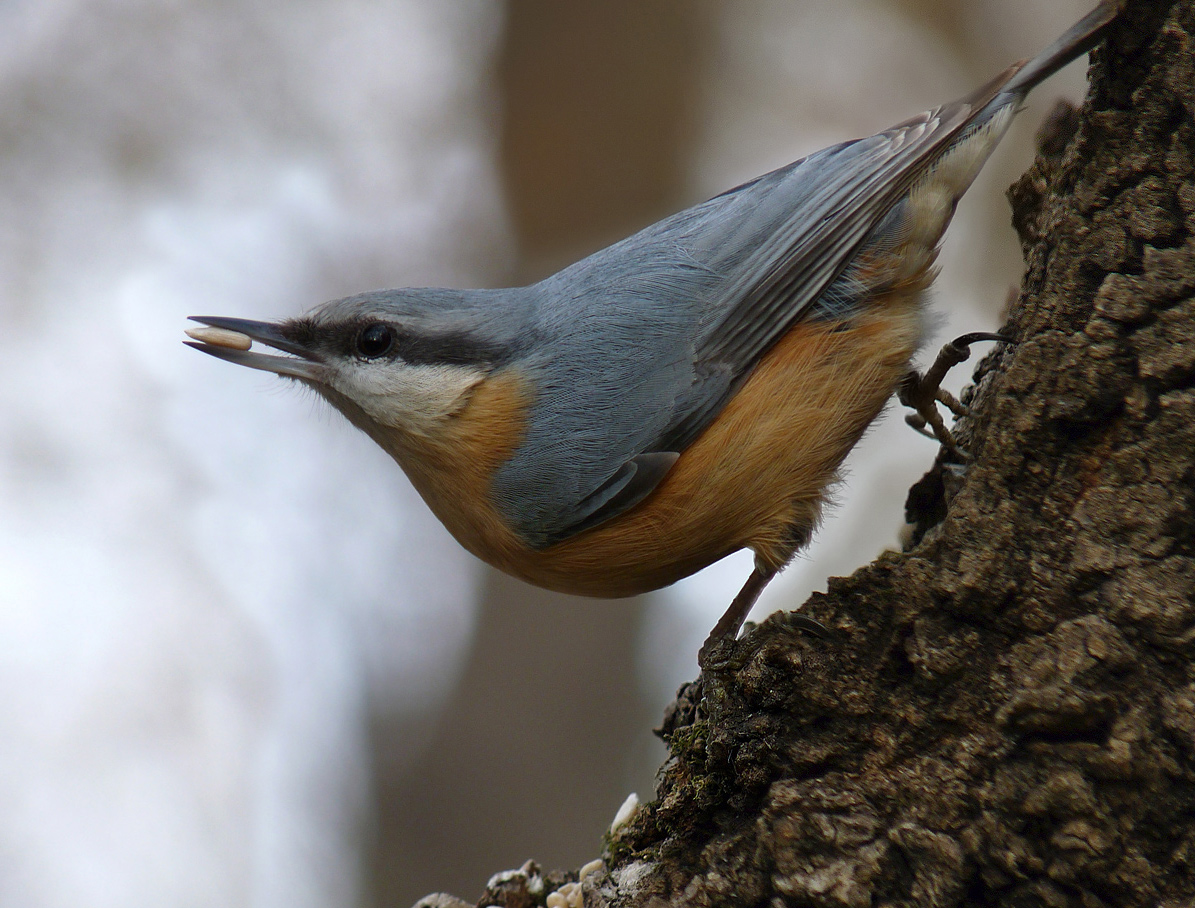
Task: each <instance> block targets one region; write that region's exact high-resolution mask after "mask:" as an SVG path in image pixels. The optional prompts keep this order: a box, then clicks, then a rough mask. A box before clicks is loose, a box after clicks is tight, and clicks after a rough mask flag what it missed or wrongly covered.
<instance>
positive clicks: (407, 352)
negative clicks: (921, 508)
mask: <svg viewBox="0 0 1195 908" xmlns="http://www.w3.org/2000/svg"><path fill="white" fill-rule="evenodd" d="M392 349H393V352H394V354H395V355H396V356H398V357H399V358H400V359H402V360H404V361H406V362H408V363H411V364H412V365H420V366H422V365H428V366H434V365H447V366H472V365H498V364H501V363H503V362H505V361H506V360H507V359H508V358H509V356H510V350H509V349H508V348H506V347H502V346H500V345H498V344H491V343H486V342H484V341H479V340H477V339H476V338H473V337H469V336H468V335H465V334H433V335H427V334H412V333H409V332H402V331H400V332H398V333H397V335H396V337H395V340H394V346H393V348H392Z"/></svg>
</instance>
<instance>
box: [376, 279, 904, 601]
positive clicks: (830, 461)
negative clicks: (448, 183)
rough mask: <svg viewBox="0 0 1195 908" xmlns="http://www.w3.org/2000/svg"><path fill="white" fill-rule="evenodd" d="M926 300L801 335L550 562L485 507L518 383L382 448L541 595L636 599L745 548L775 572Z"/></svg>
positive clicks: (499, 384)
mask: <svg viewBox="0 0 1195 908" xmlns="http://www.w3.org/2000/svg"><path fill="white" fill-rule="evenodd" d="M920 297H921V288H920V287H916V286H906V289H902V290H901V291H897V292H893V293H889V294H886V295H884V296H880V297H877V298H874V299H873V300H871V301H869V303H868V307H867V309H866V310H865V311H864V312H862V313H861V314H859V315H858V316H856V317H855V318H854V319H853V320H852V321H851V322H850V323H849V325H844V323H842V322H830V321H826V322H820V321H809V322H802V323H799V324H798V325H796V326H795V327H794V328H793V329H792V330H790V331H789V332H788V334H786V335H785V336H784V337H783V338H782V339H781V340H780V341H779V342H778V343H777V344H776V345H775V346H774V347H773V348H772V349H771V350H770V351H769V352H768V353H767V354H766V355H765V356H764V357H763V358H762V359H761V360H760V362H759V364H758V365H757V366H756V367H755V369H754V371H753V372H752V374H751V376H750V378H748V380H747V381H746V382H745V383H744V385H743V387H742V388H741V389H740V390H739V392H738V393H737V394H736V395H735V396H734V397H733V398H731V400H730V401H729V402H728V403H727V404H726V407H725V409H724V410H723V411H722V412H721V413H720V414H719V415H718V417H717V418H716V419H715V420H714V421H713V422H712V423H711V424H710V426H709V427H708V428H707V429H706V430H705V432H703V433H702V434H701V435H700V436H699V437H698V438H697V439H696V440H695V441H694V442H693V443H692V444H691V445H690V446H689V447H688V448H687V449H686V450H685V451H684V452H683V453H682V454H681V456H680V458H679V459H678V460H677V462H676V464H675V465H674V466H673V467H672V469H671V470H670V471H669V473H668V475H667V476H665V478H664V479H663V481H661V483H660V484H659V486H657V487H656V489H655V490H654V491H653V492H652V493H651V494H650V495H649V496H648V497H647V498H645V499H644V500H643V501H642V502H640V503H639V504H638V505H637V506H636V507H634V508H632V509H631V510H630V511H628V512H627V513H625V514H623V515H621V516H620V517H619V518H618V519H617V520H615V521H612V522H611V523H610V524H604V525H599V526H596V527H594V528H593V529H591V530H587V531H585V532H583V533H580V534H578V535H577V536H574V537H572V538H570V539H567V540H565V541H564V542H560V543H557V544H556V545H554V546H551V547H549V548H547V549H544V550H542V551H535V550H533V549H531V548H529V547H528V546H527V545H526V544H525V543H523V542H522V541H521V540H519V539H518V537H517V536H516V535H515V534H514V533H513V532H512V531H511V530H510V529H509V527H507V525H506V524H505V523H504V522H503V520H502V518H501V517H500V516H499V515H498V513H497V511H495V510H494V508H493V507H492V506H491V505H489V504H488V501H489V497H488V490H489V486H490V480H491V477H492V476H493V475H494V473H495V472H496V471H497V469H498V468H499V467H500V466H501V465H502V464H503V463H504V462H505V461H506V459H507V458H509V457H510V456H511V454H512V453H513V452H514V451H515V449H516V448H517V447H518V444H519V442H520V440H521V437H522V432H523V426H524V414H525V413H526V410H527V407H528V406H529V405H530V404H531V396H530V394H529V391H528V388H527V386H526V383H525V382H524V381H523V380H522V378H521V377H520V376H519V375H518V373H517V372H514V371H506V372H499V373H497V374H495V375H494V376H492V377H491V378H490V379H489V380H487V381H485V382H484V383H482V384H481V385H479V386H478V387H477V388H476V390H475V391H474V392H473V396H472V397H471V398H470V400H469V402H468V403H467V404H466V405H465V407H464V408H463V409H462V410H461V411H460V412H459V413H458V414H457V415H455V416H453V417H452V418H451V419H449V420H447V421H446V423H445V425H444V432H443V434H442V435H440V436H438V437H436V438H433V439H430V442H431V443H430V444H428V443H427V442H428V441H429V440H428V439H424V440H423V444H422V445H421V446H420V447H418V448H415V447H412V446H410V445H408V444H405V443H404V439H403V438H402V437H401V433H398V432H394V433H390V434H388V435H387V437H386V438H384V439H382V438H379V439H378V440H379V441H381V442H382V443H383V446H384V447H386V449H387V450H388V451H389V452H390V453H391V454H392V455H393V456H394V457H395V459H396V460H397V461H398V462H399V463H400V464H401V465H402V467H403V468H404V469H405V470H406V472H407V474H408V475H409V476H410V478H411V480H412V482H413V483H414V484H415V487H416V488H417V489H418V490H419V492H420V494H421V495H422V496H423V497H424V499H425V500H426V501H427V503H428V505H429V506H430V507H431V509H432V510H433V511H434V512H435V513H436V516H437V517H439V518H440V520H441V521H443V523H444V524H445V526H447V527H448V528H449V530H450V531H451V532H452V534H453V535H454V536H455V537H456V538H457V540H459V541H460V543H461V544H462V545H464V546H465V548H467V549H469V551H471V552H473V553H474V554H475V555H477V556H478V557H479V558H481V559H483V560H484V561H487V562H489V563H490V564H492V565H493V566H494V567H497V568H499V569H501V570H504V571H507V572H508V573H511V574H514V575H515V576H517V577H521V578H523V579H525V580H528V581H529V582H531V583H535V584H538V585H539V586H543V587H547V588H549V589H554V590H558V591H560V592H565V593H573V594H578V595H585V596H602V597H613V596H631V595H635V594H637V593H642V592H646V591H648V590H652V589H656V588H658V587H660V586H664V585H667V584H669V583H673V582H675V581H676V580H679V579H680V578H682V577H685V576H687V575H688V574H690V573H692V572H693V571H695V570H698V569H700V568H702V567H704V566H706V565H708V564H711V563H713V562H714V561H717V560H718V559H719V558H722V557H723V556H725V555H728V554H730V553H731V552H734V551H737V550H738V549H741V548H745V547H748V548H751V549H753V550H754V551H755V554H756V557H757V560H758V561H759V562H760V564H761V565H762V566H764V567H766V568H770V569H779V568H781V567H783V566H784V565H785V564H786V563H787V562H788V561H789V559H791V558H792V556H793V554H794V552H795V551H796V550H797V549H798V548H799V547H800V546H801V545H803V544H804V543H805V542H806V541H807V540H808V537H809V534H810V533H811V532H812V531H813V529H814V527H815V525H816V524H817V521H818V517H819V514H820V511H821V507H822V503H823V500H824V498H825V489H826V487H827V485H828V484H831V483H832V482H833V480H834V478H835V473H836V471H837V469H838V467H839V465H840V464H841V462H842V460H843V458H845V457H846V455H847V453H848V452H849V451H850V449H851V447H852V446H853V445H854V444H855V442H856V441H858V439H859V436H860V435H862V434H863V432H864V430H865V429H866V428H867V426H868V424H869V423H870V422H871V421H872V420H873V419H874V418H875V417H876V415H877V414H878V413H879V411H880V410H881V409H882V408H883V406H884V403H885V402H886V401H887V399H888V398H889V396H890V395H891V394H892V390H893V388H895V387H896V386H897V384H898V383H899V381H900V379H901V377H902V376H903V375H904V373H905V372H906V371H907V370H908V368H909V360H910V358H911V357H912V355H913V353H914V352H915V350H916V348H917V345H918V343H919V341H920V339H921V319H920ZM844 389H850V391H851V395H852V396H851V397H850V399H845V400H844V399H842V397H841V394H842V391H843V390H844ZM482 502H485V504H484V505H482V504H481V503H482ZM614 565H617V566H618V567H617V568H613V567H612V566H614Z"/></svg>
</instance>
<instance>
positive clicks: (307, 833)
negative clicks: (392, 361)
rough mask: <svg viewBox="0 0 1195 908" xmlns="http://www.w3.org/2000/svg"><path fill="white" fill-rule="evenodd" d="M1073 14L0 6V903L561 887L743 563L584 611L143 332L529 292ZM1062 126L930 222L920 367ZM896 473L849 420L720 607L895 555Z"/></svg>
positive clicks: (321, 435) (301, 397) (1059, 87)
mask: <svg viewBox="0 0 1195 908" xmlns="http://www.w3.org/2000/svg"><path fill="white" fill-rule="evenodd" d="M1087 5H1088V0H1066V2H1057V3H1053V4H1048V5H1046V4H1041V3H1039V2H1036V0H837V2H834V3H828V2H821V0H817V2H815V0H723V2H713V0H704V2H703V0H601V2H598V0H587V2H580V0H576V2H574V0H506V2H502V0H387V2H378V0H304V2H301V3H291V4H279V3H274V2H266V0H173V2H166V3H162V2H148V0H8V2H4V3H0V904H2V905H5V906H9V905H11V906H21V908H58V906H62V908H66V906H71V908H75V906H78V905H87V906H89V908H107V906H113V908H115V906H120V908H130V906H153V908H174V906H179V908H183V906H187V908H192V906H194V908H204V906H220V908H228V906H252V908H275V906H277V908H283V906H286V908H302V906H317V905H318V906H327V908H338V906H346V908H348V906H363V908H364V906H376V908H382V906H386V908H390V906H406V905H409V904H411V903H412V902H413V901H414V900H415V899H416V898H418V897H419V896H421V895H423V894H425V893H427V892H431V891H434V890H448V891H452V892H455V893H457V894H459V895H461V896H464V897H466V898H470V899H472V898H476V897H477V895H478V893H479V892H480V890H481V888H482V887H483V886H484V884H485V881H486V879H487V877H488V876H489V875H490V874H491V873H492V872H495V871H498V870H502V869H505V868H510V867H517V866H518V865H519V864H521V863H522V862H523V861H524V860H525V859H527V858H535V859H537V860H538V861H540V862H541V863H543V864H545V865H548V866H557V867H574V868H575V867H577V866H578V865H579V864H581V863H583V862H585V861H588V860H590V859H592V858H594V857H596V856H598V853H599V849H600V839H601V835H602V833H603V832H604V830H605V829H606V827H607V825H608V824H609V822H610V820H611V818H612V817H613V816H614V813H615V811H616V809H617V808H618V806H619V804H620V803H621V802H622V801H623V799H624V798H625V797H626V795H627V794H628V793H629V792H631V791H637V792H638V793H639V795H640V796H641V797H642V798H644V799H647V798H650V797H651V795H652V786H653V779H654V775H655V771H656V769H657V767H658V766H659V764H660V762H661V761H662V759H663V756H664V749H663V746H662V745H661V744H659V742H657V741H656V740H655V739H654V738H653V737H652V735H651V732H650V729H651V728H652V726H653V725H655V724H656V723H657V722H658V720H659V718H660V716H661V713H662V710H663V708H664V706H665V704H666V703H667V702H668V701H669V699H670V698H671V695H672V693H673V692H674V690H675V688H676V686H677V685H678V684H680V683H681V682H682V681H684V680H687V679H689V678H691V677H693V676H694V674H695V672H696V662H695V654H696V651H697V648H698V646H699V645H700V642H701V640H702V639H703V638H704V635H705V633H706V631H708V629H709V628H710V627H711V626H712V624H713V622H714V621H715V620H716V618H717V616H718V615H719V614H720V613H721V611H722V610H723V608H724V607H725V606H726V604H727V603H728V601H729V599H730V597H731V596H732V595H733V593H734V592H735V590H737V588H738V586H739V584H741V582H742V581H743V579H744V578H745V576H746V574H747V572H748V570H749V567H750V556H749V555H745V554H742V553H740V555H739V556H735V557H732V558H730V559H727V560H726V561H725V562H723V563H721V564H719V565H715V566H714V567H712V568H710V569H708V570H707V571H705V572H703V573H702V574H699V575H697V576H695V577H693V578H691V579H689V580H687V581H684V582H682V583H680V584H678V585H677V586H675V587H673V588H672V589H669V590H666V591H662V592H660V593H658V594H656V595H654V596H651V597H649V598H644V599H641V600H630V601H617V602H600V601H586V600H578V599H568V598H565V597H560V596H557V595H553V594H548V593H544V592H541V591H538V590H534V589H531V588H529V587H526V586H524V585H521V584H519V583H517V582H515V581H513V580H510V579H507V578H504V577H501V576H498V575H495V574H494V573H493V572H491V571H489V570H488V569H487V568H485V567H484V566H483V565H481V564H480V563H478V562H476V561H475V560H473V559H472V558H471V556H469V555H467V554H466V553H465V552H464V551H463V550H461V549H460V548H459V547H458V546H457V545H456V544H455V543H454V542H453V541H452V540H451V539H450V538H449V537H448V535H447V534H446V533H445V531H444V530H443V529H442V528H441V527H440V526H439V525H438V524H437V523H436V521H435V520H434V519H433V518H432V517H431V516H430V514H429V513H428V512H427V510H426V509H425V507H424V506H423V504H422V503H421V502H420V501H419V499H418V497H417V496H416V495H415V494H414V493H413V491H412V490H411V488H410V486H409V485H408V484H407V482H406V480H405V479H404V477H403V476H402V474H401V472H400V471H399V470H398V469H397V468H396V467H395V466H394V465H393V464H392V463H391V462H390V461H388V460H387V459H386V457H385V456H384V455H383V454H382V453H381V451H380V450H378V449H376V448H375V447H374V446H373V445H372V443H370V442H369V441H367V440H366V439H365V438H364V436H361V435H359V434H357V433H355V432H354V431H353V430H352V429H351V428H350V427H349V426H348V424H347V423H345V422H344V421H343V420H342V419H341V418H340V417H339V416H337V415H335V414H334V413H332V412H331V411H330V410H329V409H328V408H327V407H325V406H323V405H322V404H320V403H318V402H317V401H315V400H314V399H313V398H312V397H311V396H310V395H305V394H304V393H301V392H300V391H298V390H297V389H296V388H295V387H293V386H290V385H287V384H285V383H283V382H280V381H278V380H277V379H271V377H269V376H266V375H264V374H262V373H250V372H248V371H247V370H243V369H234V368H231V367H229V366H227V365H225V364H222V363H218V362H216V361H214V360H212V359H210V358H207V357H204V356H201V355H199V354H197V353H194V352H193V351H191V350H188V349H187V348H185V347H183V346H182V344H181V343H180V341H181V339H182V335H181V332H182V329H183V328H184V327H185V325H184V318H185V317H186V316H187V315H190V314H221V315H236V316H243V317H249V318H264V319H268V318H276V317H282V316H287V315H292V314H295V313H297V312H299V311H301V310H303V309H306V308H308V307H310V306H313V305H315V304H317V303H319V302H321V301H322V300H325V299H329V298H332V297H337V296H342V295H346V294H350V293H354V292H358V291H362V290H366V289H373V288H378V287H383V286H401V285H447V286H467V285H477V286H496V285H502V284H509V283H514V282H527V281H531V280H535V279H537V278H539V277H542V276H544V275H545V274H547V273H549V272H551V271H553V270H555V269H557V268H559V267H561V266H563V265H565V264H567V263H569V262H570V261H572V260H573V259H574V258H577V257H579V256H581V255H584V254H585V253H588V252H590V251H593V250H594V249H597V248H599V247H600V246H602V245H604V244H605V243H607V242H609V241H612V240H615V239H618V238H620V237H621V236H624V235H626V234H628V233H630V232H632V231H634V230H635V229H637V228H639V227H641V226H644V225H645V224H647V223H650V222H651V221H653V220H655V219H657V218H659V217H661V216H663V215H665V214H668V213H670V212H671V211H673V210H676V209H679V208H680V207H683V206H685V205H687V204H691V203H695V202H697V201H700V200H702V199H703V198H706V197H708V196H710V195H712V194H715V193H717V192H720V191H722V190H724V189H726V188H728V187H730V186H732V185H735V184H736V183H738V182H741V181H743V180H745V179H748V178H750V177H752V176H755V175H757V174H758V173H761V172H763V171H765V170H768V169H771V168H773V167H776V166H779V165H781V164H784V163H786V162H788V161H790V160H792V159H794V158H796V157H799V156H801V155H804V154H806V153H808V152H810V151H813V150H815V149H816V148H818V147H821V146H823V145H826V144H829V143H831V142H834V141H838V140H841V139H845V138H850V137H854V136H857V135H863V134H868V133H871V132H874V131H877V130H879V129H881V128H884V127H886V126H888V125H891V124H892V123H894V122H897V121H899V120H902V119H904V118H906V117H908V116H910V115H912V114H914V113H916V112H918V111H920V110H922V109H925V108H927V107H930V106H933V105H935V104H937V103H940V102H943V101H945V100H948V99H951V98H953V97H956V96H958V95H960V94H962V93H964V92H966V91H969V90H970V89H971V88H973V87H975V86H976V85H978V84H980V83H981V82H983V81H986V80H987V79H988V78H989V77H990V76H991V75H993V74H994V73H995V72H997V71H999V70H1000V69H1002V68H1003V67H1004V66H1005V65H1007V64H1008V63H1009V62H1011V61H1012V60H1014V59H1017V58H1019V57H1023V56H1028V55H1030V54H1032V53H1033V52H1035V51H1036V50H1038V49H1039V48H1040V47H1041V46H1043V45H1044V44H1045V43H1047V42H1048V41H1049V40H1052V39H1053V38H1054V37H1055V35H1056V34H1057V33H1059V32H1060V31H1061V30H1062V29H1063V28H1065V27H1066V26H1067V25H1069V24H1070V22H1071V21H1072V20H1073V19H1075V18H1077V16H1078V15H1080V14H1081V13H1082V12H1084V11H1085V9H1086V7H1087ZM1081 91H1082V66H1081V65H1079V66H1072V67H1071V69H1070V70H1068V72H1067V73H1065V74H1064V76H1063V77H1062V78H1060V79H1057V80H1055V81H1053V82H1051V83H1049V84H1048V85H1047V86H1046V87H1045V88H1044V89H1043V90H1041V91H1040V92H1039V94H1037V95H1036V96H1034V97H1033V98H1032V99H1031V103H1030V105H1029V111H1028V112H1027V113H1026V114H1025V115H1024V116H1023V117H1022V118H1021V120H1020V122H1019V125H1018V127H1017V129H1016V131H1015V132H1014V134H1013V135H1012V136H1011V137H1010V139H1009V140H1008V141H1007V142H1006V143H1005V146H1004V147H1003V148H1002V150H1001V151H1000V152H999V153H998V154H997V156H996V158H995V159H994V161H993V162H992V164H991V165H990V166H989V168H988V170H987V171H986V172H985V174H984V176H983V177H981V180H980V182H979V184H978V185H977V186H976V188H975V189H974V190H973V191H972V193H971V194H970V195H969V196H968V198H967V200H966V201H965V202H964V204H963V205H962V206H961V208H960V211H959V214H958V216H957V218H956V220H955V225H954V227H953V229H952V232H951V234H950V239H949V240H948V242H947V244H946V249H945V252H944V255H943V264H944V271H943V274H942V277H941V279H940V280H939V282H938V284H937V285H936V292H935V297H936V300H937V306H936V311H937V312H938V313H939V315H940V317H939V322H938V330H937V336H936V340H935V344H937V343H940V342H942V341H944V340H947V339H949V338H950V337H953V336H954V335H956V334H959V333H961V332H963V331H971V330H979V329H991V328H993V327H995V326H996V325H997V324H998V319H999V310H1000V308H1001V306H1002V305H1003V302H1004V300H1005V298H1006V295H1007V293H1008V289H1009V287H1010V286H1011V285H1013V284H1014V283H1015V282H1016V281H1017V279H1018V276H1019V255H1018V252H1017V247H1016V243H1015V239H1014V237H1013V234H1012V231H1011V228H1009V227H1008V211H1007V205H1006V203H1005V202H1004V199H1003V189H1004V187H1006V186H1007V184H1008V183H1009V182H1010V181H1011V180H1012V179H1014V178H1015V176H1016V174H1018V173H1019V172H1020V171H1021V170H1023V169H1024V168H1025V167H1026V166H1027V165H1028V163H1029V161H1030V159H1031V136H1032V134H1033V131H1034V128H1035V124H1036V123H1037V122H1039V121H1040V119H1041V117H1042V115H1043V114H1044V113H1045V112H1046V111H1048V110H1049V108H1050V107H1051V105H1052V103H1053V101H1054V99H1055V98H1057V97H1059V96H1067V97H1070V98H1072V99H1077V98H1078V97H1079V96H1080V94H1081ZM965 373H966V370H965V369H961V370H958V371H957V373H956V374H955V375H954V376H953V382H954V387H958V386H959V385H960V384H961V383H962V382H963V381H964V379H965V377H966V374H965ZM934 452H935V447H934V445H933V444H932V443H931V442H929V441H927V440H924V439H922V438H920V437H919V436H917V435H916V434H914V433H913V432H912V431H911V430H910V429H908V428H907V427H905V426H904V424H903V422H902V420H901V419H900V417H899V415H898V414H894V413H892V412H889V414H888V415H887V417H886V418H885V419H884V420H882V422H881V423H880V424H879V425H878V426H877V427H875V428H874V429H873V430H872V431H871V433H870V434H869V435H868V437H867V438H866V439H865V440H864V442H863V443H862V445H861V446H860V447H859V449H858V450H857V451H856V452H855V454H854V455H852V458H851V460H850V462H849V464H848V470H847V474H848V479H847V482H846V483H845V485H844V486H842V487H841V488H840V490H839V494H838V501H839V506H838V507H837V508H836V509H835V510H834V511H833V512H832V513H831V515H830V516H829V518H828V519H827V520H826V522H825V525H824V528H823V530H822V531H821V532H820V533H819V535H818V537H817V539H816V541H815V543H814V545H813V546H812V547H811V548H810V549H809V550H808V552H807V553H806V554H805V555H804V556H802V557H801V558H800V559H799V560H798V561H797V563H795V564H794V565H793V566H792V567H791V568H790V569H789V570H788V571H787V572H786V573H785V574H784V575H783V576H782V577H781V578H780V580H778V581H777V582H775V583H773V584H772V585H771V587H770V588H769V589H768V591H767V593H766V595H765V596H764V599H763V601H762V602H761V603H760V605H759V606H758V607H757V610H756V612H755V615H756V616H757V617H759V616H763V615H765V614H767V613H768V612H770V611H772V610H774V609H776V608H782V607H789V608H791V607H795V606H796V605H798V604H799V603H800V602H801V601H803V599H804V598H805V596H806V595H807V594H808V593H809V592H810V591H812V590H814V589H820V588H824V585H825V578H826V577H827V576H829V575H834V574H844V573H849V572H850V571H851V570H853V569H854V568H855V567H856V566H858V565H860V564H863V563H865V562H867V561H868V560H870V559H871V558H873V557H874V556H875V555H876V554H877V553H878V552H879V551H880V550H882V549H883V548H884V547H886V546H893V545H895V544H896V539H897V533H898V531H899V529H900V526H901V522H902V505H903V500H904V496H905V493H906V491H907V489H908V486H909V485H910V484H911V482H913V481H914V480H915V479H916V478H917V477H918V476H919V475H920V474H921V472H922V471H924V469H925V468H926V467H928V465H929V463H930V462H931V460H932V458H933V455H934Z"/></svg>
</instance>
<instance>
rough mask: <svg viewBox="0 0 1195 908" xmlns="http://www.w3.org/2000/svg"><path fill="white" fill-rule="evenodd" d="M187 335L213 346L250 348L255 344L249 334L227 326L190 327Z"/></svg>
mask: <svg viewBox="0 0 1195 908" xmlns="http://www.w3.org/2000/svg"><path fill="white" fill-rule="evenodd" d="M187 337H189V338H191V339H193V340H197V341H199V342H200V343H204V344H211V345H212V346H213V347H228V348H229V349H232V350H248V349H249V348H250V347H252V346H253V341H252V340H251V339H250V338H249V335H247V334H241V332H239V331H229V330H227V329H226V328H208V327H203V328H188V329H187Z"/></svg>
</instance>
